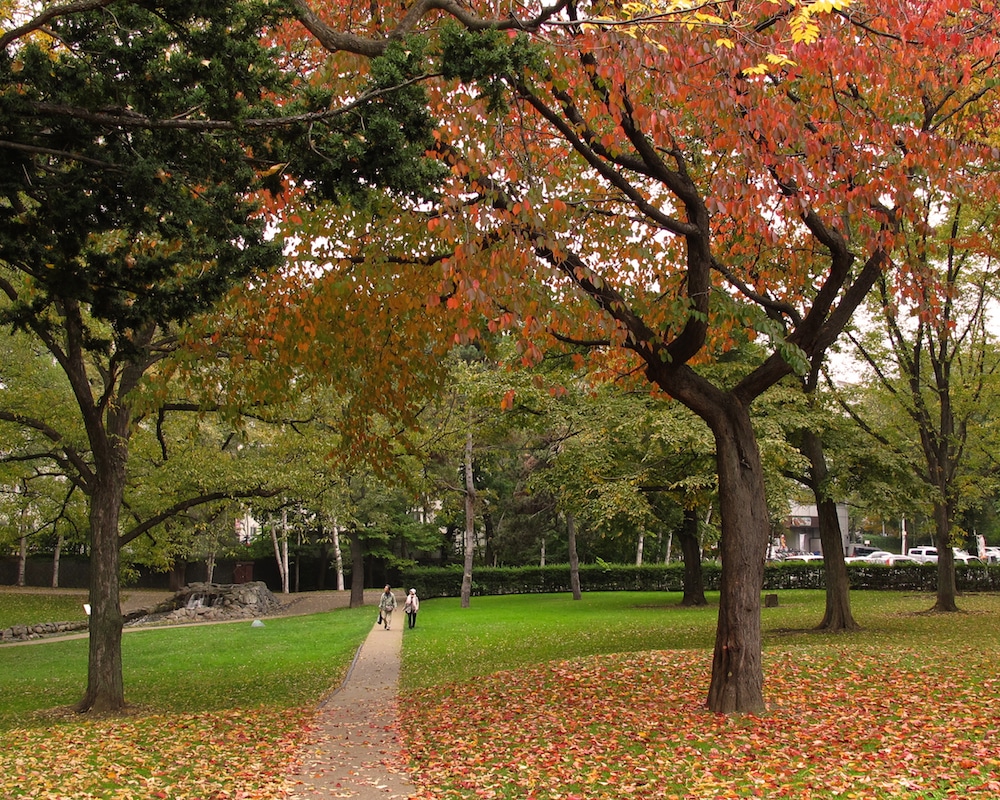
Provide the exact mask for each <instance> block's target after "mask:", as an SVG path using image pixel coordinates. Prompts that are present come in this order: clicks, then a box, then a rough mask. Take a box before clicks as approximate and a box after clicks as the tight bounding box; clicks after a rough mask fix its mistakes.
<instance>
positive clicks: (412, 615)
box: [406, 611, 417, 628]
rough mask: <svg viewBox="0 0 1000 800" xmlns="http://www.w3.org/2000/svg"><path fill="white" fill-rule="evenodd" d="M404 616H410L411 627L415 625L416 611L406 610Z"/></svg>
mask: <svg viewBox="0 0 1000 800" xmlns="http://www.w3.org/2000/svg"><path fill="white" fill-rule="evenodd" d="M406 616H408V617H409V618H410V627H411V628H414V627H416V625H417V612H416V611H407V612H406Z"/></svg>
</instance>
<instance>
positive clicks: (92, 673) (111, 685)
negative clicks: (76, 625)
mask: <svg viewBox="0 0 1000 800" xmlns="http://www.w3.org/2000/svg"><path fill="white" fill-rule="evenodd" d="M107 471H108V472H110V473H111V474H105V475H103V476H101V479H100V482H99V483H98V484H97V486H95V490H94V492H93V493H92V495H91V498H90V538H91V546H90V655H89V660H88V670H87V691H86V694H84V696H83V699H82V700H81V701H80V703H79V705H78V706H77V709H78V710H79V711H94V712H97V713H101V714H104V713H117V712H120V711H122V710H123V709H124V708H125V682H124V678H123V673H122V625H123V619H122V609H121V601H120V593H119V584H118V580H119V551H118V515H119V513H120V511H121V504H122V497H123V494H124V487H125V468H124V459H123V460H122V462H121V465H120V469H115V470H111V469H110V468H109V469H108V470H107Z"/></svg>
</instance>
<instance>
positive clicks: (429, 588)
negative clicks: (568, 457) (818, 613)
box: [400, 562, 1000, 599]
mask: <svg viewBox="0 0 1000 800" xmlns="http://www.w3.org/2000/svg"><path fill="white" fill-rule="evenodd" d="M847 572H848V577H849V579H850V583H851V588H852V589H859V590H860V589H876V590H897V591H921V592H933V591H936V589H937V567H936V565H934V564H899V565H894V566H884V565H881V564H861V563H858V562H854V563H852V564H848V565H847ZM955 572H956V580H957V583H958V589H959V591H975V592H996V591H1000V565H998V564H991V565H988V566H965V565H957V566H956V567H955ZM720 574H721V567H720V566H719V564H717V563H714V562H706V563H705V564H703V565H702V579H703V581H704V586H705V591H717V590H718V588H719V576H720ZM401 577H402V580H401V583H400V585H401V586H404V587H406V588H409V587H414V588H416V589H417V592H418V594H419V595H420V597H421V598H422V599H424V598H430V597H458V596H460V595H461V593H462V567H460V566H457V565H456V566H451V567H410V568H407V569H404V570H403V571H402V573H401ZM569 578H570V571H569V565H567V564H553V565H551V566H545V567H476V568H475V569H473V571H472V594H473V595H474V596H476V597H481V596H484V595H504V594H533V593H543V592H568V591H570V582H569ZM683 587H684V566H683V565H682V564H644V565H642V566H635V565H631V564H581V565H580V588H581V589H582V590H583V591H585V592H621V591H645V592H679V591H682V590H683ZM824 587H825V582H824V578H823V564H822V562H813V563H808V562H795V563H791V562H773V563H769V564H767V566H766V567H765V568H764V586H763V589H764V591H775V590H778V589H823V588H824Z"/></svg>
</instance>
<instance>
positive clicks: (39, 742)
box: [0, 709, 306, 800]
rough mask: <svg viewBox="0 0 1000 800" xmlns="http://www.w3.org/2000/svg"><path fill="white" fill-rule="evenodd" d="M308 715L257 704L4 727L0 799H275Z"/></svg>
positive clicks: (0, 767)
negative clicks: (210, 710) (242, 707)
mask: <svg viewBox="0 0 1000 800" xmlns="http://www.w3.org/2000/svg"><path fill="white" fill-rule="evenodd" d="M305 718H306V713H305V712H304V711H282V712H280V713H279V712H275V711H273V710H270V709H256V710H238V711H225V712H213V713H203V714H184V715H165V714H155V715H135V716H131V717H122V718H105V719H95V720H78V721H60V722H59V723H57V724H53V725H50V726H48V727H44V728H43V727H32V728H18V729H14V730H8V731H5V732H4V733H3V734H2V736H3V747H2V749H0V797H4V798H12V799H13V798H29V797H30V798H39V799H40V798H45V799H46V800H70V799H71V800H97V799H98V798H100V799H101V800H105V799H107V800H111V799H112V798H113V800H151V799H152V798H170V800H264V798H267V800H272V798H276V797H279V796H280V794H279V791H280V790H279V787H280V785H281V777H282V771H283V769H284V768H285V767H286V765H287V763H288V761H289V759H290V758H291V757H292V754H293V753H294V751H295V749H296V748H297V747H298V745H299V743H300V739H301V735H302V733H303V731H304V729H305V725H306V721H305Z"/></svg>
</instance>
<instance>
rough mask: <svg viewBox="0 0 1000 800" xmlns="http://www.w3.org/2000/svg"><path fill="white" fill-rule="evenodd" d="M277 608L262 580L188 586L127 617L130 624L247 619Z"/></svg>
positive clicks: (277, 605)
mask: <svg viewBox="0 0 1000 800" xmlns="http://www.w3.org/2000/svg"><path fill="white" fill-rule="evenodd" d="M280 607H281V603H280V602H279V601H278V598H276V597H275V596H274V595H273V594H272V593H271V590H270V589H268V588H267V584H265V583H264V582H263V581H255V582H253V583H232V584H223V583H191V584H188V585H187V586H185V587H184V588H183V589H181V590H180V591H179V592H177V593H176V594H175V595H174V596H173V597H172V598H171V599H170V600H167V601H166V602H163V603H160V604H159V605H158V606H156V607H155V608H152V609H148V610H145V611H143V612H138V613H137V614H132V615H130V617H132V619H130V620H129V624H149V623H151V622H156V623H161V624H162V623H171V622H213V621H224V620H230V619H249V618H251V617H263V616H267V615H268V614H271V613H274V612H275V611H277V610H278V609H279V608H280Z"/></svg>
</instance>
